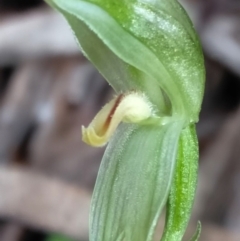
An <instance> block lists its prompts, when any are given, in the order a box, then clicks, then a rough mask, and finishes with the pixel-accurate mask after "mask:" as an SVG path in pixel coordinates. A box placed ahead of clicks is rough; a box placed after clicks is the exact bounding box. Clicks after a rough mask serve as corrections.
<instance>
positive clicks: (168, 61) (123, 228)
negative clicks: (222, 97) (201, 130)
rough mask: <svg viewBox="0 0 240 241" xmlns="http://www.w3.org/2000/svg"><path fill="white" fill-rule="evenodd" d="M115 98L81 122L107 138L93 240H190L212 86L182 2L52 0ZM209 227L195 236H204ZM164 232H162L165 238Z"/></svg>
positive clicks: (91, 135) (87, 132)
mask: <svg viewBox="0 0 240 241" xmlns="http://www.w3.org/2000/svg"><path fill="white" fill-rule="evenodd" d="M46 1H47V2H48V3H49V4H50V5H51V6H52V7H53V8H55V9H57V10H58V11H60V12H61V13H62V14H63V15H64V17H65V18H66V20H67V21H68V23H69V25H70V26H71V28H72V30H73V32H74V34H75V37H76V39H77V41H78V43H79V46H80V48H81V51H82V52H83V53H84V55H85V56H86V57H87V58H88V59H89V60H90V61H91V62H92V63H93V64H94V65H95V66H96V68H97V69H98V70H99V72H100V73H101V74H102V75H103V76H104V77H105V79H106V80H107V81H108V82H109V84H110V85H111V86H112V88H113V89H114V90H115V92H116V94H117V95H116V96H115V97H114V98H113V99H112V100H111V101H110V102H109V103H108V104H106V105H105V106H104V107H103V108H102V110H100V112H99V113H98V114H97V115H96V117H95V118H94V120H93V121H92V122H91V123H90V125H89V126H88V127H86V128H85V127H83V128H82V133H83V140H84V141H85V142H86V143H88V144H90V145H93V146H102V145H105V144H106V143H107V142H109V143H108V146H107V149H106V151H105V154H104V156H103V160H102V163H101V167H100V170H99V173H98V178H97V181H96V185H95V189H94V193H93V198H92V204H91V213H90V241H151V240H153V235H154V232H155V228H156V225H157V223H158V220H159V216H160V214H161V213H162V210H163V208H164V207H165V206H166V222H165V228H164V232H163V235H162V238H161V241H181V240H182V238H183V235H184V233H185V230H186V227H187V224H188V222H189V218H190V214H191V209H192V205H193V201H194V196H195V191H196V186H197V169H198V142H197V137H196V130H195V123H196V122H197V121H198V116H199V111H200V107H201V103H202V97H203V91H204V79H205V72H204V62H203V55H202V50H201V47H200V44H199V40H198V37H197V35H196V33H195V31H194V28H193V25H192V23H191V21H190V20H189V18H188V16H187V14H186V12H185V11H184V9H183V8H182V7H181V5H180V4H179V3H178V2H177V0H46ZM199 234H200V225H199V226H198V229H197V232H196V233H195V235H194V236H193V237H192V239H191V240H192V241H196V240H198V238H199ZM159 239H160V238H159Z"/></svg>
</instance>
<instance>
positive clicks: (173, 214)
mask: <svg viewBox="0 0 240 241" xmlns="http://www.w3.org/2000/svg"><path fill="white" fill-rule="evenodd" d="M197 172H198V142H197V136H196V131H195V125H192V126H189V127H187V128H185V129H184V130H183V131H182V133H181V136H180V140H179V145H178V157H177V165H176V171H175V175H174V182H173V185H172V186H171V191H170V195H169V198H168V203H167V215H166V224H165V229H164V234H163V237H162V239H161V241H181V240H182V237H183V235H184V233H185V231H186V228H187V225H188V222H189V219H190V215H191V211H192V206H193V201H194V196H195V192H196V187H197Z"/></svg>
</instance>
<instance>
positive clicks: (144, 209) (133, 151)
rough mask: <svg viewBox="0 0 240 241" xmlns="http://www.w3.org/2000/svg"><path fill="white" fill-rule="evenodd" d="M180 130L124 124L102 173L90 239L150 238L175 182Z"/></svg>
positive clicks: (176, 124) (178, 126) (133, 240)
mask: <svg viewBox="0 0 240 241" xmlns="http://www.w3.org/2000/svg"><path fill="white" fill-rule="evenodd" d="M181 129H182V122H172V123H169V124H166V125H164V126H152V125H146V126H136V125H132V124H124V125H122V126H120V128H119V129H118V131H117V133H116V134H115V136H114V137H113V139H112V140H111V142H110V143H109V145H108V147H107V150H106V152H105V154H104V157H103V160H102V164H101V167H100V170H99V174H98V178H97V182H96V186H95V190H94V194H93V199H92V210H91V215H90V226H91V227H90V228H91V233H90V240H91V241H93V240H94V241H112V240H119V241H122V240H124V241H150V240H152V236H153V233H154V229H155V226H156V224H157V221H158V218H159V215H160V213H161V210H162V208H163V207H164V205H165V203H166V201H167V197H168V193H169V190H170V186H171V183H172V178H173V173H174V170H175V161H176V154H177V146H178V145H177V143H178V138H179V135H180V131H181ZM143 137H144V138H143ZM116 147H117V148H116Z"/></svg>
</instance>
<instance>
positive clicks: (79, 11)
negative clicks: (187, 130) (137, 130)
mask: <svg viewBox="0 0 240 241" xmlns="http://www.w3.org/2000/svg"><path fill="white" fill-rule="evenodd" d="M47 2H49V3H50V4H53V5H54V6H55V7H57V8H58V9H59V10H60V11H61V12H62V13H63V14H64V15H65V16H66V17H67V19H68V21H69V23H70V25H71V27H72V29H73V31H74V32H75V34H76V36H77V38H78V40H79V43H80V45H81V46H82V49H83V51H84V52H85V54H86V55H87V56H88V57H89V59H90V60H91V61H92V62H93V63H94V64H95V65H96V67H97V68H98V69H99V71H100V72H101V73H102V74H104V72H106V71H105V68H106V62H105V61H107V63H108V64H109V65H108V69H110V70H111V69H112V70H113V72H114V73H115V75H116V74H119V73H121V71H119V70H120V69H121V68H122V69H124V70H123V72H126V69H128V67H129V66H130V70H129V71H130V72H131V74H129V75H128V76H133V75H134V74H133V73H134V72H135V78H134V77H133V78H132V77H131V78H130V79H129V78H128V80H124V78H123V79H121V81H123V82H122V86H121V87H120V90H121V91H124V90H125V89H126V87H127V88H129V85H130V86H133V87H134V88H135V87H136V88H137V89H139V86H140V88H142V89H144V88H145V89H146V91H147V95H148V96H149V97H150V98H152V99H154V100H155V98H154V97H153V96H154V95H156V91H157V90H158V91H159V92H160V88H161V89H163V91H164V92H165V93H166V94H167V96H168V98H169V99H170V101H171V103H172V111H173V114H175V115H182V116H184V117H185V118H188V119H189V120H190V121H196V120H197V119H198V113H199V110H200V105H201V102H202V95H203V83H204V75H205V74H204V65H203V57H202V52H201V48H200V45H199V41H198V39H197V37H196V34H195V32H194V29H193V27H192V24H191V22H190V20H189V19H188V17H187V15H186V14H185V12H184V10H183V9H182V8H181V6H180V5H179V4H178V2H177V1H174V0H158V1H156V0H122V1H112V0H89V1H82V0H68V1H66V0H47ZM80 21H82V22H84V24H85V27H86V28H89V29H91V31H92V32H94V34H93V33H92V34H91V38H90V36H88V41H92V37H93V38H98V40H97V41H98V42H101V45H102V47H103V45H105V46H106V47H105V48H104V47H103V48H100V45H99V46H97V45H96V46H93V45H90V43H89V44H88V45H89V46H88V47H86V46H85V44H84V43H83V40H82V39H83V38H84V36H83V35H84V33H82V32H81V27H82V25H81V26H80V25H79V22H80ZM90 46H91V47H93V48H94V51H93V49H91V48H90ZM106 50H108V54H109V53H110V52H112V56H114V60H113V61H108V60H107V59H106V58H105V57H107V55H105V53H106ZM94 53H95V54H94ZM112 56H111V57H112ZM98 58H100V59H101V61H99V59H98ZM102 61H104V62H102ZM116 62H122V63H121V64H120V66H117V65H116ZM127 72H128V71H127ZM136 72H137V74H136ZM114 73H113V74H112V76H113V75H114ZM125 74H126V73H125ZM104 75H105V77H106V78H107V79H108V81H109V82H110V83H111V85H112V86H113V87H114V88H115V89H116V90H117V88H116V86H115V85H116V82H118V85H121V84H119V79H118V80H116V79H117V77H116V76H115V78H112V76H111V78H108V77H107V76H106V74H104ZM137 76H144V77H143V80H142V79H139V78H138V77H137ZM121 78H122V76H121ZM126 83H128V84H126ZM130 83H131V84H130ZM136 83H137V84H136ZM139 83H140V84H139ZM143 86H144V88H143ZM149 86H150V87H149ZM122 88H123V89H122ZM150 89H151V91H149V90H150ZM154 103H156V100H155V102H154Z"/></svg>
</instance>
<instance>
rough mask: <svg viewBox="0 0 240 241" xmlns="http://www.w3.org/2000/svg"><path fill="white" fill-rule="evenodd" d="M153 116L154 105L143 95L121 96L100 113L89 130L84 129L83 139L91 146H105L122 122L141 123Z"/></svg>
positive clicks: (130, 94)
mask: <svg viewBox="0 0 240 241" xmlns="http://www.w3.org/2000/svg"><path fill="white" fill-rule="evenodd" d="M153 115H154V111H153V108H152V104H151V103H150V102H149V100H148V99H147V97H146V96H145V95H144V94H143V93H138V92H130V93H128V94H120V95H119V96H116V97H115V98H114V99H113V100H111V101H110V102H109V103H108V104H106V105H105V106H104V107H103V108H102V109H101V110H100V112H98V114H97V115H96V116H95V118H94V119H93V121H92V122H91V123H90V125H89V126H88V127H87V128H85V127H84V126H83V127H82V135H83V137H82V139H83V141H84V142H85V143H87V144H89V145H91V146H103V145H105V144H106V143H107V142H108V141H109V139H110V137H111V136H112V135H113V133H114V131H115V130H116V128H117V126H118V125H119V124H120V122H121V121H123V122H128V123H140V122H141V121H144V120H146V119H148V118H149V117H151V116H153Z"/></svg>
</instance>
